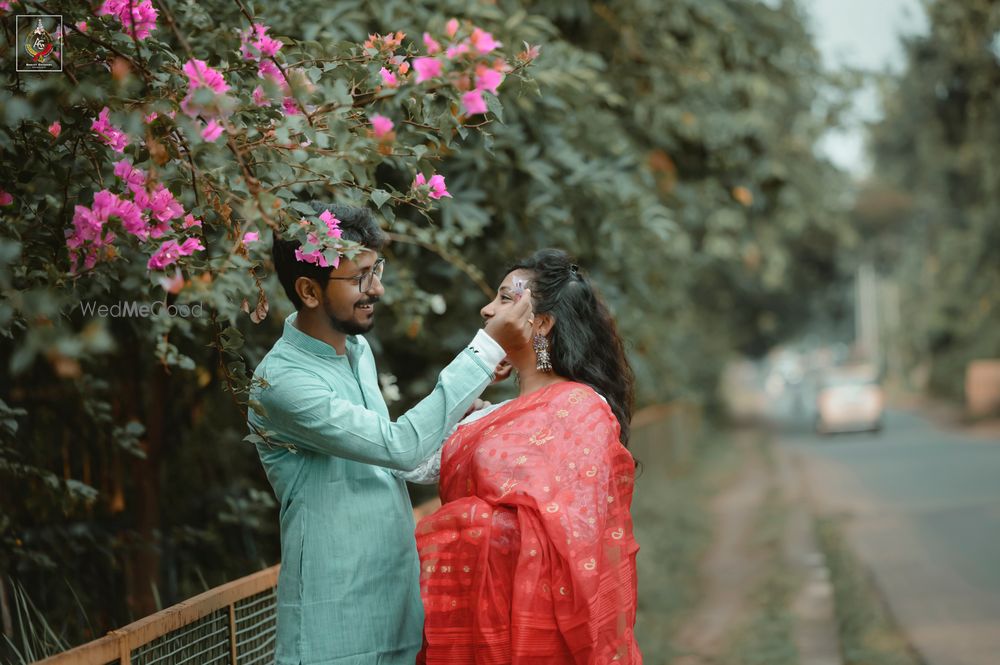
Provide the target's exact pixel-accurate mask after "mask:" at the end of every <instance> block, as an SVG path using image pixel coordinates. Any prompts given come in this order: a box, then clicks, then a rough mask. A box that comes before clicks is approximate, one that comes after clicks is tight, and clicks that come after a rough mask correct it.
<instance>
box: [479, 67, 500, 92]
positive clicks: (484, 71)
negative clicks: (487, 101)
mask: <svg viewBox="0 0 1000 665" xmlns="http://www.w3.org/2000/svg"><path fill="white" fill-rule="evenodd" d="M501 83H503V72H498V71H497V70H495V69H493V68H492V67H487V66H486V65H476V90H489V91H490V92H492V93H493V94H494V95H495V94H497V87H498V86H499V85H500V84H501Z"/></svg>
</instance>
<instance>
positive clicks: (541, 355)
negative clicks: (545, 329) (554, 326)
mask: <svg viewBox="0 0 1000 665" xmlns="http://www.w3.org/2000/svg"><path fill="white" fill-rule="evenodd" d="M531 348H533V349H534V350H535V360H536V362H535V369H537V370H538V371H539V372H551V371H552V362H551V361H550V360H549V338H548V337H546V336H545V335H538V334H536V335H535V336H534V337H532V338H531Z"/></svg>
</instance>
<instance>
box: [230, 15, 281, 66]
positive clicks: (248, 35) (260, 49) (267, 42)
mask: <svg viewBox="0 0 1000 665" xmlns="http://www.w3.org/2000/svg"><path fill="white" fill-rule="evenodd" d="M268 30H270V28H268V27H267V26H266V25H262V24H260V23H254V24H253V25H252V26H251V27H249V28H247V29H246V30H244V31H243V32H241V33H240V41H241V42H242V43H241V44H240V53H241V54H242V56H243V59H244V60H259V59H260V56H265V57H268V58H273V57H274V56H275V54H277V53H278V51H280V50H281V47H282V46H284V44H283V43H282V42H281V41H279V40H277V39H274V38H273V37H268V36H267V31H268ZM251 46H252V47H253V48H255V49H256V50H257V53H258V54H259V55H255V54H254V52H253V51H251V50H250V48H249V47H251Z"/></svg>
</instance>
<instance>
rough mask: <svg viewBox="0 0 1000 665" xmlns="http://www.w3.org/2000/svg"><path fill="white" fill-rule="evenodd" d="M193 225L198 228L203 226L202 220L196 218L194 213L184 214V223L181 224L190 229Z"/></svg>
mask: <svg viewBox="0 0 1000 665" xmlns="http://www.w3.org/2000/svg"><path fill="white" fill-rule="evenodd" d="M192 226H197V227H198V228H201V220H200V219H195V218H194V215H192V214H187V215H184V223H183V224H182V225H181V227H182V228H185V229H189V228H191V227H192Z"/></svg>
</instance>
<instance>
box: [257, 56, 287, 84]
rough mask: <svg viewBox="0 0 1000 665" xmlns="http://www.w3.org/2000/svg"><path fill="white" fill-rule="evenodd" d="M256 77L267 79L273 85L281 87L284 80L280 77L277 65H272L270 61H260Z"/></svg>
mask: <svg viewBox="0 0 1000 665" xmlns="http://www.w3.org/2000/svg"><path fill="white" fill-rule="evenodd" d="M257 76H259V77H261V78H262V79H264V78H269V79H271V80H272V81H274V82H275V83H277V84H279V85H281V84H284V82H285V78H284V77H283V76H282V75H281V70H280V69H278V65H276V64H274V62H273V61H271V60H261V61H260V63H259V64H258V65H257Z"/></svg>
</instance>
